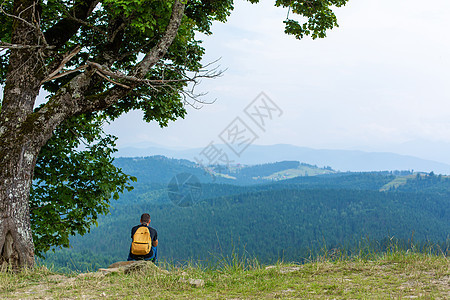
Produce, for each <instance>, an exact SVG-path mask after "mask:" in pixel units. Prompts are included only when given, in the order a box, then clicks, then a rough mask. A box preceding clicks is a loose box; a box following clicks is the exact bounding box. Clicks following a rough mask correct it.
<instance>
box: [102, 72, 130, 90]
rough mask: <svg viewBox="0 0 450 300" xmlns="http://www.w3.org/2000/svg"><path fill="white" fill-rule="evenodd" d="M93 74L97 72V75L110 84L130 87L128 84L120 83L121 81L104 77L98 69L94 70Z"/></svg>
mask: <svg viewBox="0 0 450 300" xmlns="http://www.w3.org/2000/svg"><path fill="white" fill-rule="evenodd" d="M95 74H97V75H99V76H100V77H102V78H104V79H105V80H107V81H109V82H111V83H112V84H116V85H118V86H121V87H123V88H126V89H131V87H130V86H128V85H125V84H122V83H120V82H117V81H114V80H112V79H109V78H108V77H106V76H105V75H103V74H102V72H100V71H97V72H95Z"/></svg>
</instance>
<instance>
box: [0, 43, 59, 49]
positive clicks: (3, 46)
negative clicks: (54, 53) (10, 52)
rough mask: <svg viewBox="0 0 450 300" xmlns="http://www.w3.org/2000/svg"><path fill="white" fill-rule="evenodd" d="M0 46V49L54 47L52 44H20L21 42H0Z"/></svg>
mask: <svg viewBox="0 0 450 300" xmlns="http://www.w3.org/2000/svg"><path fill="white" fill-rule="evenodd" d="M0 48H1V49H36V48H41V49H49V50H50V49H54V48H55V47H53V46H46V45H22V44H10V43H4V42H0Z"/></svg>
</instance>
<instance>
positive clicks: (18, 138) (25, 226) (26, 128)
mask: <svg viewBox="0 0 450 300" xmlns="http://www.w3.org/2000/svg"><path fill="white" fill-rule="evenodd" d="M31 8H32V9H31ZM37 13H38V9H37V1H32V0H22V1H14V14H15V15H17V16H21V17H20V19H19V18H16V19H15V20H14V24H13V28H14V29H13V35H12V40H11V42H12V43H13V44H19V45H36V44H39V41H38V39H39V35H38V32H36V30H37V27H36V25H33V24H36V23H37V22H36V20H38V18H39V16H38V15H37ZM40 55H41V53H40V52H39V50H38V49H14V50H11V51H10V55H9V67H8V74H7V77H6V82H5V87H4V91H3V99H2V103H1V111H0V264H1V266H2V267H4V266H6V265H8V264H10V265H11V266H12V267H14V268H17V267H23V266H33V265H34V245H33V238H32V232H31V226H30V225H31V224H30V210H29V202H28V201H29V195H30V188H31V183H32V178H33V172H34V166H35V164H36V158H37V155H38V154H39V150H40V147H41V146H42V141H38V140H37V137H36V128H32V126H30V124H32V122H30V120H29V119H28V118H29V117H30V116H32V113H33V107H34V103H35V100H36V97H37V95H38V93H39V88H40V81H41V79H42V76H43V75H42V73H43V68H42V63H41V61H42V59H41V58H40Z"/></svg>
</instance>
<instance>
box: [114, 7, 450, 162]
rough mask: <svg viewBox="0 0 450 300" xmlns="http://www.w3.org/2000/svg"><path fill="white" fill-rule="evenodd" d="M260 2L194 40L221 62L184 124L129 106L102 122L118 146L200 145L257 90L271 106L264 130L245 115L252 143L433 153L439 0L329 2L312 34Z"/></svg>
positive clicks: (445, 85)
mask: <svg viewBox="0 0 450 300" xmlns="http://www.w3.org/2000/svg"><path fill="white" fill-rule="evenodd" d="M272 3H273V1H266V0H262V3H260V4H258V5H252V4H250V3H247V2H244V1H237V2H236V3H235V10H234V11H233V13H232V15H231V16H230V18H229V21H228V22H227V23H225V24H222V23H216V24H214V26H213V28H212V31H213V35H212V36H206V37H205V36H202V37H201V38H202V40H204V46H205V48H206V56H205V63H207V62H211V61H213V60H216V59H217V58H221V60H220V62H219V64H220V67H221V68H222V69H227V70H226V72H225V74H224V76H222V77H220V78H217V79H214V80H207V81H203V83H202V84H201V86H200V91H208V92H209V94H208V95H207V97H205V98H204V100H214V99H217V100H216V102H215V103H214V104H212V105H206V106H204V107H203V108H202V109H200V110H193V109H189V112H188V115H187V116H186V118H185V119H184V120H178V121H176V122H174V123H171V124H170V125H169V127H168V128H165V129H160V128H159V127H158V126H157V125H156V124H147V123H144V122H143V121H140V120H141V118H140V114H139V113H131V114H129V115H127V116H124V117H122V118H120V119H119V120H117V121H115V122H114V124H112V125H111V126H109V127H108V128H107V131H108V132H110V133H113V134H115V135H117V136H118V137H119V140H118V145H119V146H120V147H124V146H132V145H141V146H142V145H145V144H151V143H154V144H159V145H162V146H167V147H179V148H188V147H205V146H206V145H208V143H210V142H211V141H213V140H214V141H218V136H219V135H220V133H221V132H223V130H224V129H225V128H227V126H228V125H229V124H230V122H232V121H233V120H234V119H235V118H236V117H241V120H243V121H244V122H247V121H249V120H248V119H245V117H246V115H245V113H244V109H245V107H247V105H249V104H250V103H252V101H253V100H254V99H255V97H257V96H258V95H259V94H260V92H264V93H265V94H266V95H267V96H268V97H269V98H270V99H271V100H272V101H273V103H275V104H276V105H277V106H278V107H279V108H280V109H281V110H282V112H283V113H282V115H281V116H278V115H276V116H273V118H272V120H270V122H267V124H266V127H265V128H264V129H265V131H262V130H260V128H257V127H255V126H256V125H255V124H253V125H252V123H248V126H250V127H252V129H253V130H254V131H255V133H256V134H257V135H258V139H257V140H255V141H254V143H255V144H266V145H270V144H278V143H284V144H293V145H297V146H306V147H312V148H333V149H359V150H365V151H391V152H397V153H404V154H413V155H418V156H422V157H426V158H433V157H434V156H436V157H435V158H436V160H441V161H445V157H446V156H447V154H446V153H448V152H445V151H444V150H448V149H446V148H445V147H447V146H448V145H450V89H449V87H450V85H449V79H450V76H449V72H450V58H449V56H448V53H450V38H449V34H448V30H449V29H450V18H449V17H448V16H449V13H450V1H448V0H429V1H426V2H424V1H419V0H350V1H349V3H348V4H347V6H345V7H342V8H339V9H336V14H337V17H338V22H339V25H340V27H338V28H335V29H333V30H332V31H330V32H329V33H328V37H327V38H325V39H320V40H314V41H313V40H311V39H309V38H306V39H304V40H301V41H299V40H296V39H295V38H294V37H292V36H287V35H285V34H284V32H283V30H284V26H283V23H282V21H283V20H284V19H285V17H286V13H287V10H285V9H279V8H275V7H273V4H272ZM258 130H259V131H258ZM427 143H428V144H427ZM425 144H427V145H429V146H426V145H425ZM438 146H442V147H441V148H440V149H438V150H436V153H434V154H433V153H431V152H429V151H431V150H430V149H431V148H438ZM449 149H450V147H449ZM427 151H428V152H427ZM439 151H440V152H439ZM443 151H444V152H443ZM438 152H439V153H438ZM448 161H450V159H448Z"/></svg>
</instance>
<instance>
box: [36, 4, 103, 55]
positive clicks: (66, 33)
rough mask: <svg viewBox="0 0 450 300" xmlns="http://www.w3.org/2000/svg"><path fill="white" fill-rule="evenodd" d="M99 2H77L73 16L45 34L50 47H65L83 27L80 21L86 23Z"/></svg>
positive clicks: (61, 21) (73, 9)
mask: <svg viewBox="0 0 450 300" xmlns="http://www.w3.org/2000/svg"><path fill="white" fill-rule="evenodd" d="M98 2H99V0H85V1H82V0H77V1H75V3H74V5H73V8H72V9H71V10H72V11H73V12H74V13H73V16H72V15H69V16H68V17H65V18H63V19H61V20H60V21H59V22H58V23H56V24H55V25H53V27H51V28H49V29H48V30H47V31H46V32H45V33H44V35H45V38H46V40H47V42H48V44H49V45H53V46H55V47H56V48H60V47H61V46H63V45H64V44H65V43H66V42H67V41H68V40H69V39H70V38H71V37H72V36H73V35H74V34H76V33H77V31H78V29H79V28H80V26H81V25H82V23H81V22H80V21H84V20H86V19H87V17H88V16H89V15H90V14H91V13H92V11H93V10H94V8H95V7H96V6H97V4H98Z"/></svg>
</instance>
